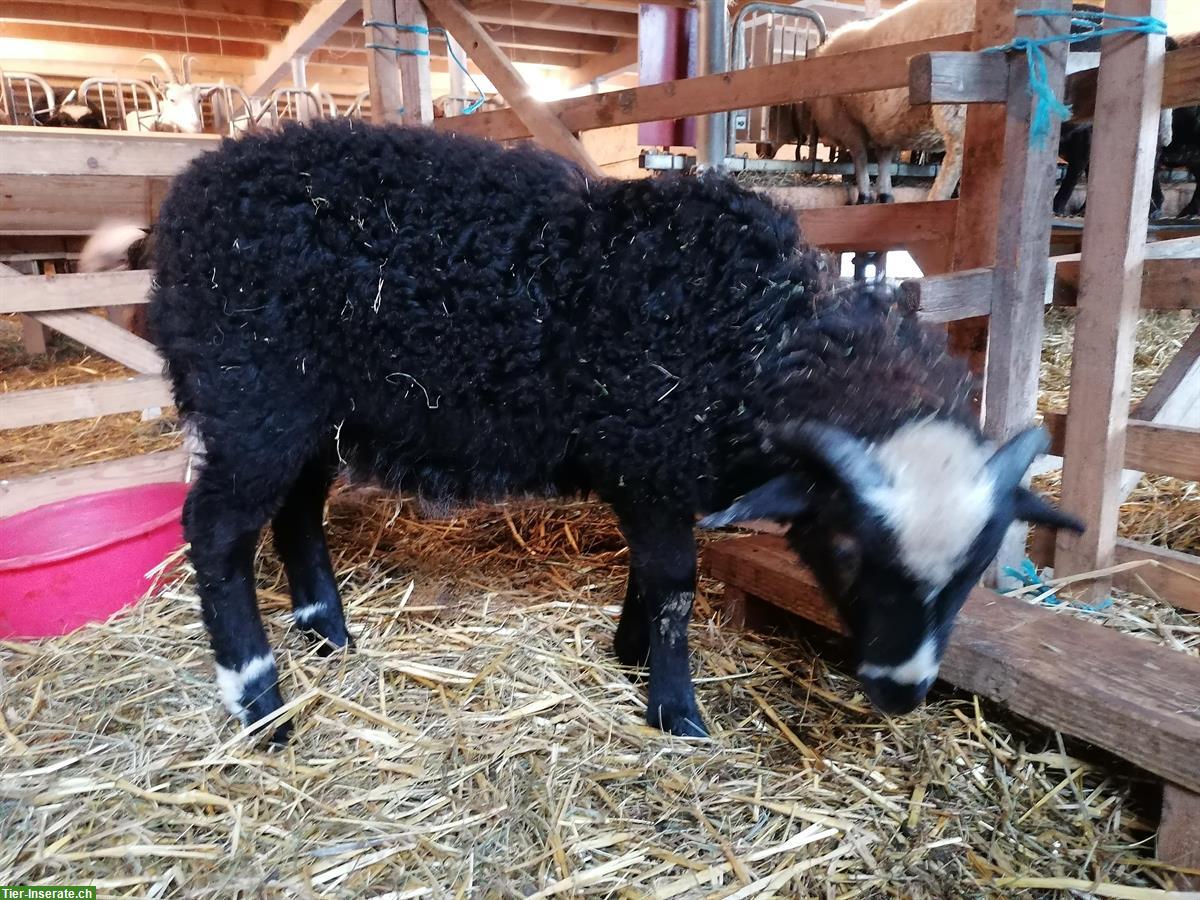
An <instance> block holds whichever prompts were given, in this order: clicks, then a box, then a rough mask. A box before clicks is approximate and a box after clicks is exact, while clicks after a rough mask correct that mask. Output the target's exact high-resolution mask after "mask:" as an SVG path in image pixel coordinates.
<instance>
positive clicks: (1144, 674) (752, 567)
mask: <svg viewBox="0 0 1200 900" xmlns="http://www.w3.org/2000/svg"><path fill="white" fill-rule="evenodd" d="M703 567H704V570H705V572H706V573H707V574H708V575H710V576H711V577H713V578H717V579H719V580H721V581H724V582H725V583H726V584H727V585H732V586H733V587H735V588H738V589H740V590H742V591H745V592H746V593H747V594H750V595H754V596H758V597H762V598H763V599H764V600H767V601H768V602H770V603H772V604H774V605H776V606H778V607H781V608H782V609H785V610H788V611H789V612H793V613H796V614H798V615H801V616H804V617H806V618H811V619H813V620H815V621H817V622H819V623H821V624H824V625H827V626H832V627H835V628H836V627H838V618H837V616H836V614H835V613H834V611H833V609H832V608H831V607H830V606H829V604H828V603H827V602H826V601H825V599H824V597H823V595H822V593H821V591H820V589H819V588H818V587H817V586H816V583H815V582H814V580H813V579H812V576H811V575H810V574H809V573H808V572H807V571H806V570H804V569H802V568H801V567H800V566H799V565H797V564H796V563H795V561H794V557H793V556H792V555H791V553H790V552H789V551H788V550H787V547H786V543H785V541H784V540H783V539H781V538H778V537H772V536H765V535H764V536H756V537H751V538H744V539H741V540H732V541H721V542H718V543H716V544H710V545H709V546H708V547H707V548H706V549H705V553H704V557H703ZM1098 660H1102V661H1103V668H1104V678H1103V679H1101V680H1099V681H1097V679H1096V677H1095V676H1096V670H1095V667H1096V665H1097V661H1098ZM941 677H942V678H943V679H944V680H945V681H948V682H950V683H951V684H954V685H957V686H958V687H961V688H964V689H966V690H968V691H972V692H974V693H977V694H979V695H981V696H983V697H986V698H988V699H990V700H994V701H997V702H999V703H1002V704H1004V706H1005V707H1007V708H1008V709H1010V710H1012V711H1013V712H1015V713H1017V714H1018V715H1021V716H1025V717H1027V718H1029V719H1032V720H1033V721H1035V722H1037V723H1039V724H1041V725H1045V726H1047V727H1049V728H1053V729H1055V730H1058V731H1062V732H1065V733H1067V734H1070V735H1073V736H1075V737H1079V738H1082V739H1083V740H1086V741H1088V742H1090V743H1093V744H1096V745H1097V746H1099V747H1103V748H1104V749H1106V750H1108V751H1110V752H1112V753H1115V754H1117V755H1118V756H1120V757H1122V758H1124V759H1127V760H1129V761H1130V762H1133V763H1135V764H1136V765H1138V766H1141V767H1142V768H1144V769H1146V770H1148V771H1150V772H1152V773H1154V774H1156V775H1158V776H1160V777H1162V778H1166V779H1168V780H1170V781H1172V782H1175V783H1176V784H1180V785H1182V786H1184V787H1186V788H1188V789H1189V790H1200V754H1197V753H1196V752H1195V748H1196V746H1197V742H1200V719H1198V718H1197V717H1196V716H1195V715H1194V714H1193V712H1192V710H1193V709H1194V708H1195V706H1196V702H1197V693H1196V692H1197V687H1196V686H1197V685H1198V684H1200V659H1196V658H1195V657H1191V656H1188V655H1187V654H1184V653H1179V652H1178V651H1175V650H1172V649H1170V648H1167V647H1159V646H1156V645H1154V644H1151V643H1148V642H1146V641H1143V640H1140V639H1138V638H1135V637H1132V636H1130V635H1127V634H1123V633H1121V632H1119V631H1117V630H1115V629H1111V628H1104V627H1101V626H1099V625H1093V624H1090V623H1086V622H1081V621H1079V620H1078V619H1075V618H1072V617H1069V616H1063V615H1058V614H1056V613H1054V612H1051V611H1050V610H1047V609H1045V608H1042V607H1038V606H1034V605H1032V604H1030V603H1027V602H1025V601H1022V600H1015V599H1011V598H1008V597H1002V596H1000V595H998V594H995V593H993V592H992V591H989V590H986V589H983V588H977V589H976V590H974V591H972V593H971V596H970V599H969V600H968V601H967V603H966V605H965V606H964V608H963V610H962V612H961V613H960V614H959V617H958V622H957V624H956V626H955V629H954V632H953V634H952V635H951V637H950V645H949V647H948V648H947V650H946V656H945V659H944V661H943V663H942V671H941Z"/></svg>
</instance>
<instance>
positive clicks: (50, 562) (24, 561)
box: [0, 483, 187, 638]
mask: <svg viewBox="0 0 1200 900" xmlns="http://www.w3.org/2000/svg"><path fill="white" fill-rule="evenodd" d="M186 494H187V485H185V484H178V483H175V484H147V485H141V486H139V487H134V488H122V489H120V490H115V491H106V492H104V493H102V494H89V495H87V496H85V497H74V498H72V499H70V500H63V501H62V502H60V503H51V504H49V505H47V506H39V507H38V508H37V509H31V510H29V511H28V512H23V513H18V514H17V515H15V516H9V517H8V518H6V519H0V638H40V637H52V636H54V635H60V634H67V633H68V632H70V631H74V630H75V629H76V628H79V627H80V626H81V625H85V624H87V623H88V622H99V621H103V620H104V619H107V618H108V617H109V616H111V615H112V614H113V613H115V612H116V611H117V610H119V609H122V608H123V607H126V606H128V605H129V604H131V603H134V602H135V601H136V600H138V599H139V598H140V597H141V596H142V595H143V594H144V593H145V592H146V588H147V587H149V585H150V580H149V579H148V578H147V577H146V573H147V572H149V571H151V570H152V569H154V568H155V567H156V566H158V565H159V564H160V563H161V562H162V561H163V560H164V559H166V558H167V556H169V555H170V554H171V552H172V551H174V550H175V549H177V548H178V547H179V546H180V545H181V544H182V543H183V529H182V526H181V524H180V518H181V514H182V510H183V498H184V497H185V496H186Z"/></svg>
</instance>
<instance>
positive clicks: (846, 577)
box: [829, 533, 862, 586]
mask: <svg viewBox="0 0 1200 900" xmlns="http://www.w3.org/2000/svg"><path fill="white" fill-rule="evenodd" d="M829 549H830V552H831V553H832V554H833V559H834V562H836V563H837V569H838V578H839V579H840V580H841V582H842V584H843V585H846V586H849V585H851V584H853V583H854V581H855V579H857V578H858V569H859V566H860V565H861V563H862V548H861V547H860V546H859V543H858V540H857V539H856V538H855V537H854V536H853V535H849V534H842V533H837V534H834V535H833V536H832V537H831V538H830V540H829Z"/></svg>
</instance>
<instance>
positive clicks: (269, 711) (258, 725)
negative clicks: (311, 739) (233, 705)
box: [240, 672, 292, 746]
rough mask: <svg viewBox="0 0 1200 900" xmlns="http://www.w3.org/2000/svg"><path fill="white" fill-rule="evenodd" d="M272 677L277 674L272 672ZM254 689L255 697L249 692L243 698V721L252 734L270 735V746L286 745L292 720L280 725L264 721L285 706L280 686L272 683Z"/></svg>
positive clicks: (290, 731)
mask: <svg viewBox="0 0 1200 900" xmlns="http://www.w3.org/2000/svg"><path fill="white" fill-rule="evenodd" d="M270 675H271V677H272V678H273V677H274V675H275V673H274V672H271V673H270ZM247 687H251V686H249V685H248V686H247ZM252 689H254V690H255V691H256V692H255V693H254V694H253V695H251V693H250V691H249V690H248V691H247V692H246V693H245V694H243V696H242V712H241V716H240V718H241V720H242V721H243V722H245V723H246V724H247V725H249V726H250V730H251V731H252V732H255V733H262V734H266V735H268V736H269V737H268V742H269V743H270V744H272V745H275V746H279V745H282V744H286V743H287V742H288V738H289V737H290V736H291V733H292V722H291V720H290V719H289V720H287V721H285V722H279V723H278V724H275V723H274V722H271V723H264V722H263V721H262V720H263V719H266V718H267V717H268V716H270V715H273V714H274V713H276V712H277V711H278V710H279V709H280V707H282V706H283V697H281V696H280V694H279V686H278V684H276V683H275V682H274V681H271V682H270V683H269V684H266V685H253V687H252Z"/></svg>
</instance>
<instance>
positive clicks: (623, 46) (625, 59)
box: [564, 39, 638, 90]
mask: <svg viewBox="0 0 1200 900" xmlns="http://www.w3.org/2000/svg"><path fill="white" fill-rule="evenodd" d="M637 61H638V42H637V41H636V40H629V39H626V40H621V41H618V42H617V47H616V49H615V50H613V52H612V53H609V54H606V55H604V56H596V57H593V58H592V59H589V60H588V61H587V62H585V63H584V64H583V65H582V66H580V67H579V68H577V69H572V70H571V71H570V72H568V73H567V79H566V82H565V84H564V87H566V88H567V89H568V90H575V89H576V88H580V87H583V86H584V85H585V84H590V83H591V82H593V81H595V80H596V79H597V78H604V77H605V76H607V75H612V74H613V73H614V72H620V71H621V70H623V69H628V68H629V67H630V66H636V65H637Z"/></svg>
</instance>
